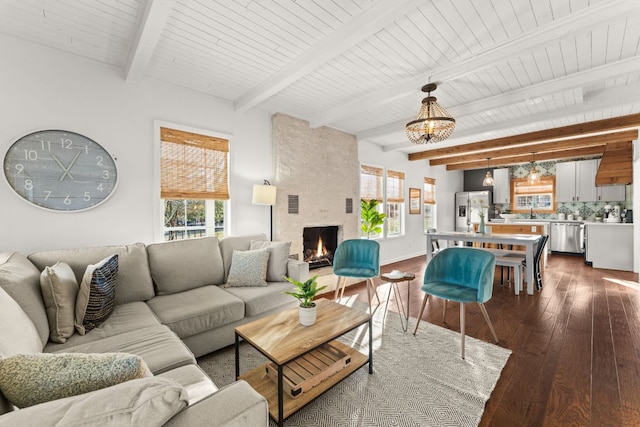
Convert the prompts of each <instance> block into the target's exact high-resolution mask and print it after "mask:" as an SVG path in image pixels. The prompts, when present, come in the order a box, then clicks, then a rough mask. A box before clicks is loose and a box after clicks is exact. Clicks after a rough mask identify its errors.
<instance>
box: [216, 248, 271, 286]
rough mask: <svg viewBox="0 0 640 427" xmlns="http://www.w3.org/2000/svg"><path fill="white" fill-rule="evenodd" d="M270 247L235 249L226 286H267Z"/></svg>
mask: <svg viewBox="0 0 640 427" xmlns="http://www.w3.org/2000/svg"><path fill="white" fill-rule="evenodd" d="M268 263H269V248H265V249H256V250H255V251H233V257H232V259H231V268H230V269H229V277H227V283H225V285H224V286H225V288H228V287H231V286H267V264H268Z"/></svg>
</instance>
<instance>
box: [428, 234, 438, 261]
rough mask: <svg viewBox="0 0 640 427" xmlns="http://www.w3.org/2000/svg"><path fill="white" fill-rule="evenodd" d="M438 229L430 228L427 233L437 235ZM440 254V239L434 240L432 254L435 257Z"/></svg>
mask: <svg viewBox="0 0 640 427" xmlns="http://www.w3.org/2000/svg"><path fill="white" fill-rule="evenodd" d="M435 232H436V229H435V228H429V229H428V230H427V233H435ZM438 252H440V242H438V239H434V240H432V241H431V254H432V255H435V254H437V253H438Z"/></svg>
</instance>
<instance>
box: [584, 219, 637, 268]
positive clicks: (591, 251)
mask: <svg viewBox="0 0 640 427" xmlns="http://www.w3.org/2000/svg"><path fill="white" fill-rule="evenodd" d="M585 226H586V241H585V245H586V249H587V253H586V254H585V261H587V262H590V263H592V266H593V267H594V268H607V269H610V270H623V271H633V224H621V223H611V224H607V223H597V222H594V223H591V222H590V223H587V224H586V225H585Z"/></svg>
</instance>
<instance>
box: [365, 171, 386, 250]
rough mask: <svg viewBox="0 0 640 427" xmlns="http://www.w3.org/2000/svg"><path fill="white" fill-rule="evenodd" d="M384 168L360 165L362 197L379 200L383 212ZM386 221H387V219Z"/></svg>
mask: <svg viewBox="0 0 640 427" xmlns="http://www.w3.org/2000/svg"><path fill="white" fill-rule="evenodd" d="M383 176H384V170H383V169H382V168H377V167H374V166H365V165H361V166H360V198H361V199H364V200H367V201H368V200H377V201H378V203H379V204H378V211H379V212H383V207H384V206H383V196H384V192H383V184H384V183H383V180H382V178H383ZM385 222H386V221H385ZM371 236H372V237H373V238H378V237H382V235H381V234H376V235H371Z"/></svg>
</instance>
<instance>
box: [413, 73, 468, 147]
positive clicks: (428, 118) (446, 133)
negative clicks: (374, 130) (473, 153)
mask: <svg viewBox="0 0 640 427" xmlns="http://www.w3.org/2000/svg"><path fill="white" fill-rule="evenodd" d="M437 87H438V86H437V85H436V84H435V83H428V84H426V85H424V86H423V87H422V91H423V92H426V93H427V97H426V98H424V99H423V100H422V107H421V108H420V112H419V113H418V117H417V118H416V119H415V120H412V121H410V122H409V123H407V126H406V132H407V138H409V141H411V142H413V143H414V144H427V143H432V142H440V141H444V140H445V139H447V138H449V137H450V136H451V134H452V133H453V129H454V128H455V127H456V120H455V119H454V118H453V117H452V116H451V114H449V113H448V112H447V110H445V109H444V107H443V106H442V105H440V104H438V102H437V99H436V97H435V96H431V92H433V91H434V90H436V88H437Z"/></svg>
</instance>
